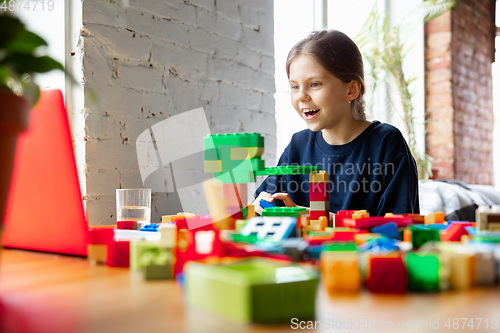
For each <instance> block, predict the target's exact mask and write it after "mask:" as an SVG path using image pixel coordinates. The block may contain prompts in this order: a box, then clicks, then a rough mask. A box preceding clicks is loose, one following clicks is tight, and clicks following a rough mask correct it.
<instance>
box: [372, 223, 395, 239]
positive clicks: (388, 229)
mask: <svg viewBox="0 0 500 333" xmlns="http://www.w3.org/2000/svg"><path fill="white" fill-rule="evenodd" d="M370 231H371V232H372V233H378V234H381V235H384V236H386V237H389V238H395V239H399V231H398V226H397V224H396V223H394V222H389V223H386V224H382V225H380V226H378V227H375V228H373V229H372V230H370Z"/></svg>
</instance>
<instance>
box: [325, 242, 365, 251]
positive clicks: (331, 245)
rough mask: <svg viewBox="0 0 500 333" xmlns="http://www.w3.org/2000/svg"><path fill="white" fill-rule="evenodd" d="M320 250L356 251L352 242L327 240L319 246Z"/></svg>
mask: <svg viewBox="0 0 500 333" xmlns="http://www.w3.org/2000/svg"><path fill="white" fill-rule="evenodd" d="M321 251H329V252H338V251H357V249H356V244H355V243H354V242H328V243H324V244H323V245H322V246H321Z"/></svg>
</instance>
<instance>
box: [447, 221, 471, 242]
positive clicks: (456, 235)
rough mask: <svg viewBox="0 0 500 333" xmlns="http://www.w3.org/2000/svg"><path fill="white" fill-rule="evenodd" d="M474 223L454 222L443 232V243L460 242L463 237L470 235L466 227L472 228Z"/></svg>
mask: <svg viewBox="0 0 500 333" xmlns="http://www.w3.org/2000/svg"><path fill="white" fill-rule="evenodd" d="M473 225H474V223H463V222H459V223H457V222H452V223H451V224H450V225H449V226H448V227H447V228H446V229H444V230H443V231H442V232H441V242H460V241H461V240H462V236H463V235H468V234H469V233H468V232H467V230H465V227H471V226H473Z"/></svg>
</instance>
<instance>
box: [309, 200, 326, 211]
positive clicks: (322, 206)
mask: <svg viewBox="0 0 500 333" xmlns="http://www.w3.org/2000/svg"><path fill="white" fill-rule="evenodd" d="M329 206H330V203H329V202H328V201H311V202H310V209H311V210H320V211H329V209H330V207H329Z"/></svg>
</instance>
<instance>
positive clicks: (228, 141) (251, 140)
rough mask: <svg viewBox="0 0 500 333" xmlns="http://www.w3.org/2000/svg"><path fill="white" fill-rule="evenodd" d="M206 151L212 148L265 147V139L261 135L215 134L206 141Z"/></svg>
mask: <svg viewBox="0 0 500 333" xmlns="http://www.w3.org/2000/svg"><path fill="white" fill-rule="evenodd" d="M204 143H205V149H207V148H208V149H209V148H211V147H210V146H211V145H212V143H213V145H215V146H216V147H217V146H241V147H264V137H263V136H262V135H261V134H260V133H235V134H214V135H208V136H207V137H205V139H204Z"/></svg>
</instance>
